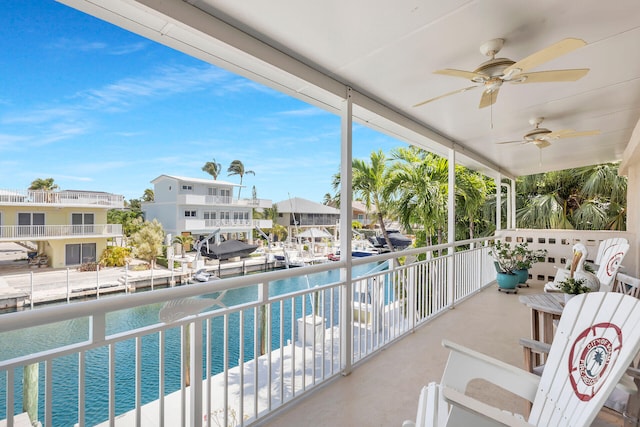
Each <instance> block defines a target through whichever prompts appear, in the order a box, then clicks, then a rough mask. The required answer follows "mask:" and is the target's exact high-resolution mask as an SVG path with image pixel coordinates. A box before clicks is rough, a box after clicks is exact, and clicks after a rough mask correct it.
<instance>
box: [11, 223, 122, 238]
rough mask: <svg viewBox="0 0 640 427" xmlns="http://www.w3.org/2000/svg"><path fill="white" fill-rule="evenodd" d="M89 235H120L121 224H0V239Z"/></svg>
mask: <svg viewBox="0 0 640 427" xmlns="http://www.w3.org/2000/svg"><path fill="white" fill-rule="evenodd" d="M89 236H99V237H115V236H122V224H90V225H1V226H0V241H3V240H4V241H11V240H16V239H64V238H74V237H89Z"/></svg>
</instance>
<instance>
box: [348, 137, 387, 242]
mask: <svg viewBox="0 0 640 427" xmlns="http://www.w3.org/2000/svg"><path fill="white" fill-rule="evenodd" d="M386 161H387V158H386V157H385V155H384V153H383V152H382V150H378V151H374V152H371V156H370V162H367V161H365V160H361V159H353V161H352V163H351V169H352V174H353V182H352V187H353V193H354V196H357V197H358V198H359V199H360V200H362V202H363V203H364V204H365V206H366V207H367V211H371V208H372V206H373V207H375V210H376V212H377V216H378V224H380V231H381V232H382V235H383V237H384V240H385V242H386V243H387V247H388V248H389V249H390V250H393V244H392V243H391V240H390V239H389V233H387V228H386V226H385V224H384V220H385V218H387V217H388V216H389V215H390V214H391V209H390V201H389V197H390V194H385V193H386V188H387V187H386V182H387V180H388V174H389V170H388V169H387V166H386Z"/></svg>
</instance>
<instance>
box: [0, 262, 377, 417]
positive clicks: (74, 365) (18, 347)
mask: <svg viewBox="0 0 640 427" xmlns="http://www.w3.org/2000/svg"><path fill="white" fill-rule="evenodd" d="M375 266H376V264H375V263H374V264H367V265H362V266H357V267H354V269H353V275H354V277H357V276H361V275H363V274H366V273H367V272H368V271H370V270H371V269H372V268H374V267H375ZM339 274H340V273H339V270H331V271H327V272H322V273H316V274H310V275H308V276H300V277H296V278H290V279H284V280H279V281H274V282H272V283H271V286H270V292H271V296H276V295H282V294H286V293H289V292H294V291H297V290H302V289H308V288H313V287H315V286H320V285H324V284H327V283H333V282H337V281H338V280H339ZM257 295H258V289H257V287H256V286H253V287H248V288H243V289H236V290H230V291H228V292H227V293H226V294H225V295H224V298H223V299H222V302H223V303H224V304H225V305H226V306H229V307H231V306H234V305H237V304H242V303H244V302H248V301H255V299H256V298H257ZM219 296H220V295H219V294H214V295H210V296H209V297H211V298H216V297H219ZM323 296H324V298H325V306H324V307H325V313H324V316H325V318H327V319H328V318H329V315H330V306H329V305H330V296H331V295H330V291H326V292H324V295H323ZM337 300H338V295H337V292H334V301H336V302H337ZM162 308H163V304H151V305H146V306H142V307H136V308H134V309H128V310H121V311H117V312H113V313H110V314H109V315H108V316H107V335H110V334H114V333H118V332H123V331H128V330H131V329H136V328H139V327H144V326H148V325H154V324H157V323H158V322H159V312H160V310H161V309H162ZM305 309H306V310H305V311H306V313H305V314H310V313H311V310H312V302H311V301H310V300H309V298H308V297H307V301H306V302H305ZM280 311H281V310H280V307H279V305H278V304H274V306H273V307H272V310H271V313H270V314H271V325H272V331H273V332H272V341H271V349H272V350H276V349H278V348H280V343H281V342H283V343H284V344H285V345H286V343H287V342H288V341H293V340H295V338H296V337H292V336H291V329H292V328H291V321H292V320H291V319H292V317H293V318H296V319H298V318H300V317H302V301H301V299H300V298H299V299H298V300H296V303H295V314H292V303H291V300H289V299H288V300H286V301H285V304H284V307H283V310H282V313H281V312H280ZM338 314H339V313H338V310H335V309H334V310H333V324H334V325H336V324H338ZM243 316H244V319H243V324H244V328H243V329H244V330H243V331H240V321H239V318H240V315H239V313H234V314H231V315H230V316H229V317H228V322H229V323H228V324H229V332H228V337H227V346H228V352H229V355H228V360H229V365H230V366H229V367H233V366H237V365H238V362H239V357H240V356H239V355H240V344H241V342H242V344H243V348H244V359H245V362H246V361H249V360H252V359H253V358H254V348H255V346H254V332H253V329H254V310H253V309H249V310H246V311H244V312H243ZM281 316H282V317H283V323H284V336H283V337H282V339H281V338H280V336H279V333H280V332H279V331H280V317H281ZM0 317H1V316H0ZM223 322H224V319H223V318H222V317H217V318H214V319H212V321H211V331H212V332H211V355H212V362H211V371H210V372H209V374H210V375H216V374H218V373H220V372H222V371H223V363H224V362H223V358H224V354H223V348H224V340H225V337H224V334H223V330H224V328H223ZM88 330H89V320H88V319H76V320H73V321H69V322H60V323H58V324H55V325H48V326H46V327H39V328H37V329H36V328H30V329H23V330H20V331H12V332H7V333H3V334H0V360H7V359H10V358H12V357H15V356H17V355H20V354H31V353H35V352H37V351H43V350H46V349H50V348H57V347H60V346H62V345H65V344H71V343H76V342H81V341H83V340H86V339H88ZM206 333H207V332H206V329H205V332H204V334H205V335H206ZM203 338H204V337H203ZM203 342H204V341H203ZM141 343H142V357H141V360H142V367H141V368H142V378H143V381H142V390H141V395H142V404H145V403H148V402H151V401H154V400H157V399H158V398H159V390H158V389H159V361H158V354H159V353H158V347H159V345H160V343H159V336H158V334H157V333H155V334H151V335H149V336H144V337H143V338H142V341H141ZM135 347H136V346H135V340H127V341H123V342H119V343H117V344H116V345H115V351H114V354H115V367H116V368H115V384H116V392H115V396H116V401H115V407H116V414H122V413H124V412H127V411H130V410H132V409H134V408H135V376H134V375H135V360H136V357H135V351H136V349H135ZM180 350H181V345H180V328H172V329H169V330H168V331H167V332H166V337H165V343H164V352H165V378H164V381H165V392H164V394H165V395H166V394H169V393H171V392H174V391H176V390H178V389H179V388H180ZM85 360H86V362H85V366H86V369H85V375H86V380H85V393H84V394H85V422H86V425H88V426H92V425H95V424H98V423H100V422H103V421H105V420H106V419H107V418H108V405H109V402H108V393H107V390H108V388H109V384H108V366H109V351H108V348H99V349H95V350H90V351H88V352H86V359H85ZM205 372H206V371H205ZM40 378H41V380H40V384H39V388H40V392H39V397H40V403H39V410H40V414H39V419H40V420H44V413H43V409H44V386H45V384H44V378H45V374H44V364H40ZM77 382H78V356H77V355H70V356H65V357H61V358H57V359H55V360H54V361H53V365H52V379H51V386H52V389H53V393H52V395H53V406H52V414H53V419H52V425H53V426H55V427H58V426H71V427H72V426H73V425H74V424H75V423H77V420H78V384H77ZM6 383H7V374H6V372H1V373H0V420H2V419H5V418H6V399H7V395H6V388H7V386H6ZM14 387H15V390H16V397H15V399H16V402H15V410H14V413H20V412H22V398H21V396H22V370H21V369H19V370H16V371H15V384H14ZM45 427H49V426H45Z"/></svg>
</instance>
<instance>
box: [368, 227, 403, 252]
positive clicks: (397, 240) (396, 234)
mask: <svg viewBox="0 0 640 427" xmlns="http://www.w3.org/2000/svg"><path fill="white" fill-rule="evenodd" d="M387 235H388V236H389V240H390V241H391V244H392V245H393V249H395V250H401V249H405V248H407V247H409V246H411V244H412V243H413V241H412V240H411V238H410V237H407V236H405V235H404V234H402V233H400V231H398V230H387ZM369 240H370V241H371V243H373V244H374V246H375V247H377V248H382V247H386V246H387V242H386V240H385V239H384V236H375V237H369Z"/></svg>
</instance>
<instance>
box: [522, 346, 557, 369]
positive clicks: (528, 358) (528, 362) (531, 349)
mask: <svg viewBox="0 0 640 427" xmlns="http://www.w3.org/2000/svg"><path fill="white" fill-rule="evenodd" d="M520 345H521V346H522V350H523V351H524V368H525V369H526V370H527V371H529V372H533V369H534V368H535V366H533V363H534V357H533V356H534V354H548V353H549V350H551V344H547V343H544V342H541V341H536V340H532V339H529V338H520Z"/></svg>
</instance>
